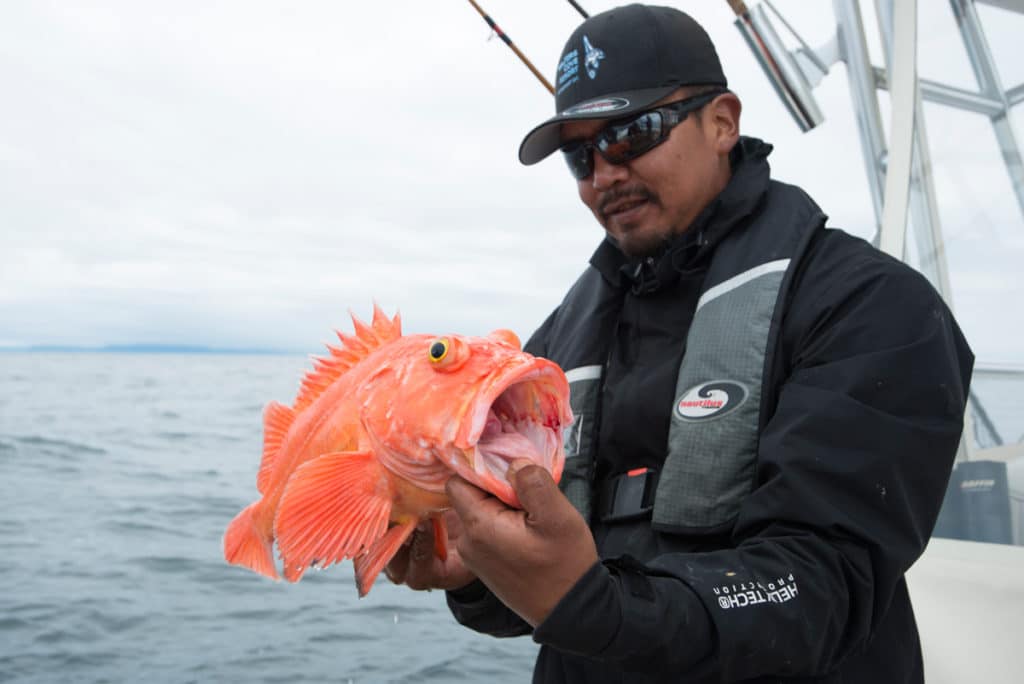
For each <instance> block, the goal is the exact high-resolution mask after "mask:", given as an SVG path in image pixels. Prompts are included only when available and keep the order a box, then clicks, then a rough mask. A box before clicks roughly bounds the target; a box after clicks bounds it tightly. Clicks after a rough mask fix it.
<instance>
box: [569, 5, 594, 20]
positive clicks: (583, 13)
mask: <svg viewBox="0 0 1024 684" xmlns="http://www.w3.org/2000/svg"><path fill="white" fill-rule="evenodd" d="M569 4H570V5H572V6H573V7H575V8H576V11H577V12H579V13H580V14H582V15H583V18H584V19H589V18H590V15H589V14H587V12H586V10H584V9H583V8H582V7H580V4H579V3H578V2H576V0H569Z"/></svg>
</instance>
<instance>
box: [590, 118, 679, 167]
mask: <svg viewBox="0 0 1024 684" xmlns="http://www.w3.org/2000/svg"><path fill="white" fill-rule="evenodd" d="M664 138H665V132H664V126H663V125H662V117H661V112H657V111H655V112H645V113H644V114H641V115H640V116H638V117H636V118H635V119H633V120H632V121H626V122H624V123H620V124H613V125H611V126H609V127H608V128H606V129H605V130H604V131H602V132H601V134H600V135H598V136H597V139H596V140H595V141H594V144H595V146H596V147H597V149H599V150H600V151H601V155H602V156H603V157H604V158H605V159H607V160H608V161H610V162H611V163H613V164H622V163H623V162H627V161H629V160H630V159H635V158H637V157H639V156H640V155H641V154H643V153H644V152H646V151H647V150H649V149H651V148H652V147H654V146H655V145H657V144H658V143H660V142H661V141H662V140H664Z"/></svg>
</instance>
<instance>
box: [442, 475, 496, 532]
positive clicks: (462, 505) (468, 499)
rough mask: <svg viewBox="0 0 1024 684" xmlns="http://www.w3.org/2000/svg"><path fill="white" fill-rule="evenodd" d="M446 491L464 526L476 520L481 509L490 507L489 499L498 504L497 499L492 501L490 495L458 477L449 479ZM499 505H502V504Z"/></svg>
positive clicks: (445, 487)
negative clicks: (481, 507)
mask: <svg viewBox="0 0 1024 684" xmlns="http://www.w3.org/2000/svg"><path fill="white" fill-rule="evenodd" d="M444 489H445V492H447V494H448V499H449V500H450V501H451V503H452V508H453V509H455V512H456V513H457V514H458V516H459V518H461V519H462V522H463V524H468V523H470V522H471V521H472V520H475V519H476V513H477V511H478V510H479V507H480V506H488V505H489V502H488V500H489V499H490V500H491V502H497V500H496V499H492V497H491V495H490V494H488V493H487V492H485V491H484V490H482V489H480V488H479V487H474V486H473V485H471V484H470V483H468V482H466V481H465V480H463V479H462V478H461V477H458V476H453V477H451V478H449V480H448V483H447V484H446V485H445V486H444ZM498 503H499V504H500V502H498ZM491 505H493V503H492V504H491Z"/></svg>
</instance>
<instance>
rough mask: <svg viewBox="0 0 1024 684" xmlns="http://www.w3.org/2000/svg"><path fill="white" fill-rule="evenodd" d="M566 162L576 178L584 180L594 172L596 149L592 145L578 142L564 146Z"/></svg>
mask: <svg viewBox="0 0 1024 684" xmlns="http://www.w3.org/2000/svg"><path fill="white" fill-rule="evenodd" d="M562 155H563V156H564V157H565V163H566V164H567V165H568V166H569V172H570V173H571V174H572V176H573V178H575V179H576V180H583V179H584V178H586V177H587V176H589V175H590V174H591V173H593V172H594V150H593V149H592V148H591V146H590V145H588V144H586V143H583V142H578V143H573V144H571V145H566V146H565V147H563V148H562Z"/></svg>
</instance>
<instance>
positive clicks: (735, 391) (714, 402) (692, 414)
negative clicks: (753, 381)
mask: <svg viewBox="0 0 1024 684" xmlns="http://www.w3.org/2000/svg"><path fill="white" fill-rule="evenodd" d="M749 395H750V392H748V391H747V388H746V386H744V385H741V384H740V383H738V382H735V381H733V380H713V381H711V382H704V383H701V384H699V385H697V386H696V387H691V388H690V389H688V390H686V392H685V393H684V394H683V396H682V397H680V398H679V399H677V400H676V408H675V414H676V417H678V418H682V419H683V420H687V421H702V420H711V419H713V418H721V417H722V416H724V415H726V414H727V413H732V412H733V411H735V410H736V409H738V408H739V407H740V406H741V405H742V404H743V402H744V401H746V400H747V397H748V396H749Z"/></svg>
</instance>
